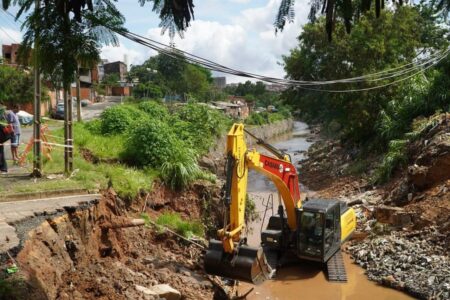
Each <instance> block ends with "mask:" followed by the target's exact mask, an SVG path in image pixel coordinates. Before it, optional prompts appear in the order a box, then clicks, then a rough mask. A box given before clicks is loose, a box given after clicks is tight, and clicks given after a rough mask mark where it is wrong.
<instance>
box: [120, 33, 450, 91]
mask: <svg viewBox="0 0 450 300" xmlns="http://www.w3.org/2000/svg"><path fill="white" fill-rule="evenodd" d="M116 32H117V31H116ZM117 33H118V34H120V35H122V36H124V37H126V38H128V39H130V40H133V41H135V42H137V43H139V44H142V45H144V46H147V47H150V48H152V49H154V50H156V51H158V52H160V53H163V54H165V55H169V56H172V57H174V58H177V57H176V56H177V55H173V54H171V53H169V52H172V53H173V52H174V51H173V50H167V49H162V48H161V47H159V46H156V45H155V44H158V45H162V46H165V47H166V48H169V46H168V45H165V44H163V43H160V42H157V41H154V40H152V39H149V38H145V37H142V36H140V35H138V34H135V33H131V32H128V31H127V32H125V31H122V32H117ZM172 49H173V48H172ZM176 51H177V52H179V53H182V54H184V59H186V60H188V61H189V62H193V63H197V64H200V65H202V66H205V67H207V68H208V69H211V70H214V71H220V72H224V73H228V74H233V75H238V76H244V77H251V78H255V79H260V80H263V81H268V82H274V83H279V84H285V85H286V84H287V85H292V84H294V85H295V86H299V85H324V84H336V83H355V82H366V81H380V80H386V79H388V78H393V77H398V76H401V75H406V74H409V73H414V72H415V71H416V70H418V69H421V67H422V66H424V65H427V64H429V63H430V62H433V61H434V60H436V59H437V60H440V59H441V57H442V56H441V53H442V52H436V53H433V54H431V55H430V57H429V58H427V59H426V60H425V59H421V60H423V62H421V63H417V62H411V63H408V64H405V65H403V66H399V67H395V68H393V69H390V70H385V71H380V72H377V73H372V74H367V75H363V76H359V77H353V78H347V79H340V80H330V81H299V80H287V79H279V78H271V77H264V76H261V75H257V74H252V73H248V72H242V71H238V70H234V69H231V68H227V67H225V66H222V65H219V64H217V63H214V62H211V61H209V60H207V59H204V58H201V57H198V56H195V55H193V54H190V53H188V52H185V51H182V50H179V49H177V50H176ZM423 52H424V50H422V52H421V53H419V54H418V55H417V56H416V58H418V57H419V56H420V55H422V54H423ZM444 53H445V54H447V53H448V52H447V51H446V50H445V51H444ZM178 58H179V57H178ZM410 65H413V67H411V68H405V67H406V66H410ZM402 69H404V70H402ZM393 70H400V71H396V72H392V71H393ZM377 74H389V75H388V76H384V77H380V78H371V77H373V76H374V75H377ZM414 74H415V73H414Z"/></svg>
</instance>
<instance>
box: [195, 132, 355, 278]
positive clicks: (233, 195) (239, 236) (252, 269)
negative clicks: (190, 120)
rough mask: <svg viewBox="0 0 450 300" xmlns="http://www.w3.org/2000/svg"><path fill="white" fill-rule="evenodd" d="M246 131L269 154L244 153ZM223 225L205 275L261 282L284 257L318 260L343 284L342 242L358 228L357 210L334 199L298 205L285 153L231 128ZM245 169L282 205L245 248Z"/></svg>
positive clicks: (293, 176)
mask: <svg viewBox="0 0 450 300" xmlns="http://www.w3.org/2000/svg"><path fill="white" fill-rule="evenodd" d="M245 133H247V134H249V135H250V136H252V137H253V138H255V139H256V143H257V144H258V145H260V146H262V147H263V148H265V149H266V150H268V151H269V152H270V153H271V154H273V155H274V157H272V156H268V155H264V154H262V153H260V152H258V151H256V149H253V150H248V149H247V146H246V143H245V136H244V135H245ZM226 154H227V162H226V183H225V195H224V202H225V207H226V208H227V211H226V212H225V218H224V227H223V228H222V229H220V230H218V239H217V240H216V239H212V240H210V241H209V247H208V250H207V251H206V254H205V257H204V267H205V271H206V272H207V273H208V274H212V275H218V276H221V277H226V278H230V279H234V280H240V281H245V282H250V283H254V284H260V283H262V282H263V281H265V280H267V279H270V278H272V277H273V276H274V274H275V271H276V268H277V267H278V264H279V262H280V260H281V258H283V257H284V256H286V255H289V254H291V255H292V254H294V255H295V257H297V258H299V259H302V260H309V261H316V262H319V263H322V264H326V265H327V267H328V279H329V280H331V281H346V275H345V268H344V266H343V262H342V256H341V252H340V251H341V250H340V249H341V244H342V243H343V242H344V241H346V240H347V239H348V238H349V237H350V236H351V234H352V233H353V232H354V230H355V228H356V216H355V211H354V210H353V209H352V208H349V207H347V205H346V204H345V203H343V202H340V201H337V200H325V199H310V200H307V201H304V203H302V201H301V199H300V187H299V181H298V175H297V170H296V168H295V166H294V165H293V164H292V162H291V158H290V156H289V155H288V154H286V153H284V152H282V151H280V150H278V149H276V148H275V147H273V146H271V145H269V144H267V143H265V142H264V141H263V140H261V139H258V138H257V137H255V136H254V135H253V134H251V133H250V132H248V131H247V130H245V129H244V125H243V124H234V125H233V127H232V128H231V130H230V131H229V133H228V136H227V149H226ZM249 169H252V170H255V171H257V172H259V173H262V174H264V175H265V176H267V177H268V178H269V179H270V180H271V181H272V182H273V183H274V185H275V187H276V188H277V190H278V193H279V196H280V197H281V199H282V201H283V204H284V206H283V205H282V204H281V203H280V204H279V206H278V212H277V214H276V215H273V216H271V217H270V219H269V222H268V225H267V228H266V229H265V230H263V231H262V232H261V246H260V247H258V248H253V247H250V246H248V245H247V239H246V238H245V237H244V236H243V232H244V227H245V202H246V196H247V179H248V172H249Z"/></svg>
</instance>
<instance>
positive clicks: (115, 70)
mask: <svg viewBox="0 0 450 300" xmlns="http://www.w3.org/2000/svg"><path fill="white" fill-rule="evenodd" d="M103 72H104V75H109V74H117V75H119V80H120V81H123V82H125V81H126V79H127V73H128V71H127V65H126V64H125V63H123V62H121V61H115V62H112V63H106V64H103Z"/></svg>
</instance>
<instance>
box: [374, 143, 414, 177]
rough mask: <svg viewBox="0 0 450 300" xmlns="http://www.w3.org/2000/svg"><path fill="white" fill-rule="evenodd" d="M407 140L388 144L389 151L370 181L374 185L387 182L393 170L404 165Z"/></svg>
mask: <svg viewBox="0 0 450 300" xmlns="http://www.w3.org/2000/svg"><path fill="white" fill-rule="evenodd" d="M407 144H408V140H393V141H391V142H390V143H389V150H388V152H387V154H386V155H385V156H384V158H383V161H382V162H381V164H380V165H379V166H378V167H377V169H376V170H375V176H374V178H373V179H372V181H373V182H374V183H379V184H381V183H385V182H387V181H388V180H389V179H390V178H391V176H392V174H393V172H394V171H395V169H396V168H397V167H398V166H400V165H402V164H405V163H406V161H407V153H406V150H407V148H406V146H407Z"/></svg>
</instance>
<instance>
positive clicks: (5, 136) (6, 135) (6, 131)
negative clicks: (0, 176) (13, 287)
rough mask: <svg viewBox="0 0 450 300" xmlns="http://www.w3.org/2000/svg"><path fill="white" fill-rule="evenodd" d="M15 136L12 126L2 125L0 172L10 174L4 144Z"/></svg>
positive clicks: (0, 126) (0, 129)
mask: <svg viewBox="0 0 450 300" xmlns="http://www.w3.org/2000/svg"><path fill="white" fill-rule="evenodd" d="M12 134H13V130H12V126H11V125H7V126H4V125H2V124H0V172H1V173H8V165H7V163H6V159H5V151H4V150H5V149H4V147H3V143H5V142H6V141H7V140H9V139H10V138H11V136H12Z"/></svg>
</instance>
